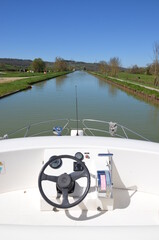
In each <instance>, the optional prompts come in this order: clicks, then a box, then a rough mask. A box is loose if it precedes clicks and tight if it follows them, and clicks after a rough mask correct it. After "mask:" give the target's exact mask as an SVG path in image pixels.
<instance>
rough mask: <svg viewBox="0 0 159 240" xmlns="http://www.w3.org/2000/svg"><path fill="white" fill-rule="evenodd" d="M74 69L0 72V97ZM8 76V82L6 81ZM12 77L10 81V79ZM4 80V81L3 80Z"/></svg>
mask: <svg viewBox="0 0 159 240" xmlns="http://www.w3.org/2000/svg"><path fill="white" fill-rule="evenodd" d="M71 72H72V71H63V72H54V73H46V74H44V73H34V74H33V73H8V74H3V76H2V75H1V74H0V99H1V98H4V97H7V96H9V95H12V94H15V93H17V92H20V91H23V90H27V89H29V88H32V85H33V84H36V83H38V82H42V81H45V80H49V79H52V78H56V77H60V76H62V75H66V74H69V73H71ZM5 78H6V82H5ZM9 79H10V81H9ZM1 80H2V81H1Z"/></svg>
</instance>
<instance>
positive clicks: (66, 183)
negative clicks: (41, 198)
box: [57, 173, 72, 190]
mask: <svg viewBox="0 0 159 240" xmlns="http://www.w3.org/2000/svg"><path fill="white" fill-rule="evenodd" d="M71 186H72V179H71V177H70V176H69V175H68V174H67V173H64V174H62V175H60V176H59V177H58V180H57V187H58V188H59V189H60V190H61V189H62V188H68V189H69V188H70V187H71Z"/></svg>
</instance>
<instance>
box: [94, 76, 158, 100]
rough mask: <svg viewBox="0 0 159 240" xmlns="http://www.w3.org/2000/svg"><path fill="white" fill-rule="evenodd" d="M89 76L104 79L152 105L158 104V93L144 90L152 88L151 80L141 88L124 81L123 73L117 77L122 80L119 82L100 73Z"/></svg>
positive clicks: (134, 83)
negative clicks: (148, 87) (152, 103)
mask: <svg viewBox="0 0 159 240" xmlns="http://www.w3.org/2000/svg"><path fill="white" fill-rule="evenodd" d="M91 74H93V75H97V76H99V77H101V78H102V79H104V80H105V81H107V82H109V83H111V84H113V85H115V86H117V87H119V88H121V89H123V90H124V91H127V92H129V93H132V94H134V95H136V96H138V97H140V98H142V99H145V100H148V101H149V102H154V103H157V104H159V92H158V91H155V90H151V89H147V88H146V86H150V87H152V86H153V85H152V79H149V84H143V86H138V85H137V84H138V82H135V80H134V82H132V81H131V82H130V81H127V80H128V79H125V80H124V79H123V78H122V76H123V75H122V74H123V73H121V75H120V76H118V78H119V77H120V78H121V79H122V81H119V80H117V79H115V78H110V77H109V76H105V75H103V74H100V73H95V72H91ZM129 77H130V75H129ZM151 77H152V76H151ZM145 81H147V79H145ZM147 82H148V81H147ZM153 87H154V86H153ZM156 89H158V88H156Z"/></svg>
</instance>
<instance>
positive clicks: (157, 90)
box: [109, 76, 159, 92]
mask: <svg viewBox="0 0 159 240" xmlns="http://www.w3.org/2000/svg"><path fill="white" fill-rule="evenodd" d="M109 78H112V79H115V80H118V81H120V82H126V83H132V84H133V85H136V86H140V87H144V88H147V89H150V90H154V91H156V92H159V89H156V88H153V87H149V86H145V85H142V84H139V83H134V82H131V81H126V80H123V79H120V78H113V77H110V76H109Z"/></svg>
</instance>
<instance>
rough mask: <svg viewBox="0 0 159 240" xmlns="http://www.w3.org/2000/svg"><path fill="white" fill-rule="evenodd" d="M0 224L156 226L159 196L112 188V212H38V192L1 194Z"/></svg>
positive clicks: (158, 223) (25, 191)
mask: <svg viewBox="0 0 159 240" xmlns="http://www.w3.org/2000/svg"><path fill="white" fill-rule="evenodd" d="M0 203H1V204H0V225H5V224H7V225H10V224H11V225H32V226H33V225H34V226H35V225H37V226H39V225H42V226H100V227H101V226H136V225H137V226H157V225H159V196H157V195H153V194H148V193H142V192H138V191H132V190H131V191H130V190H129V191H127V190H121V189H120V190H119V189H114V210H113V211H106V212H104V211H101V212H99V211H83V212H82V211H81V210H79V211H78V210H77V211H74V210H73V208H72V210H65V211H64V210H60V211H57V212H54V211H41V210H40V194H39V191H38V189H28V190H23V191H22V190H20V191H14V192H9V193H3V194H0Z"/></svg>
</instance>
